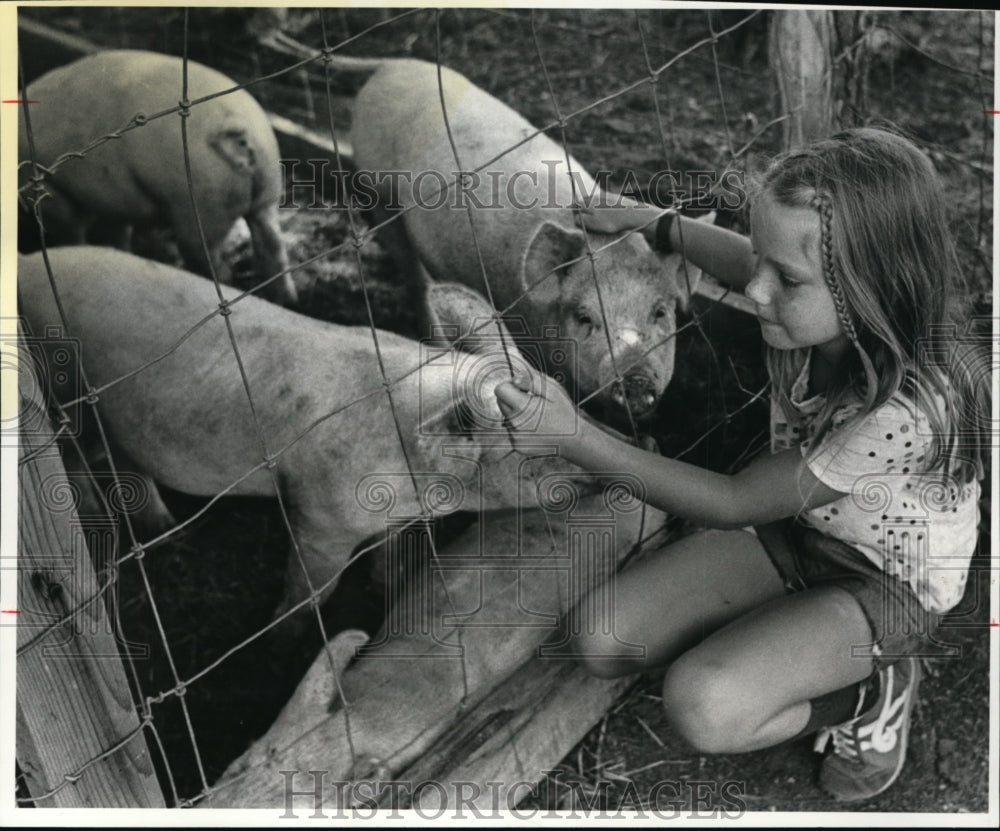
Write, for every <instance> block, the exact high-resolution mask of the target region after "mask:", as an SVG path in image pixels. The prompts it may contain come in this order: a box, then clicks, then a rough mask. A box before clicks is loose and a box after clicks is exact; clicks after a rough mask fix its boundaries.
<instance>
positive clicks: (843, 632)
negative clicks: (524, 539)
mask: <svg viewBox="0 0 1000 831" xmlns="http://www.w3.org/2000/svg"><path fill="white" fill-rule="evenodd" d="M661 214H662V211H658V210H656V209H654V208H651V207H647V206H638V205H637V206H633V207H628V208H621V207H618V208H607V207H606V208H600V209H597V208H595V209H591V210H590V211H586V212H584V217H583V221H584V223H585V224H586V225H587V226H588V227H590V228H593V229H595V230H601V231H604V232H606V233H614V232H615V231H619V230H626V229H635V228H641V229H642V232H643V233H644V234H646V236H647V238H648V239H649V240H650V242H651V243H652V244H654V245H656V247H657V248H659V249H660V250H664V251H666V250H676V251H683V252H684V255H685V256H686V257H687V259H688V260H690V261H691V262H693V263H694V264H696V265H698V266H700V267H702V268H703V269H704V270H705V271H706V272H708V273H711V274H713V275H715V276H716V277H718V278H719V279H720V280H723V281H725V282H727V283H728V284H729V285H731V286H732V287H733V288H735V289H743V290H744V291H745V293H746V296H747V297H748V298H750V299H751V300H752V301H753V303H754V306H755V310H756V313H757V317H758V320H759V322H760V327H761V334H762V336H763V339H764V341H765V343H766V346H767V365H768V369H769V372H770V376H771V381H772V391H773V395H772V413H771V452H770V453H764V454H762V455H761V456H759V457H758V458H756V459H755V460H754V461H752V462H751V463H750V464H749V465H748V466H747V467H746V468H745V469H743V470H742V471H740V472H739V473H736V474H735V475H731V476H730V475H724V474H721V473H714V472H710V471H707V470H704V469H701V468H698V467H695V466H693V465H689V464H685V463H683V462H679V461H676V460H672V459H666V458H662V457H660V456H656V455H653V454H649V453H644V452H643V451H641V450H639V449H637V448H634V447H632V446H629V445H627V444H625V443H623V442H619V441H617V440H615V439H612V438H609V437H608V436H607V435H606V434H605V433H604V432H602V431H601V430H599V429H598V428H595V427H593V426H591V425H588V424H586V423H585V422H584V421H583V420H579V421H578V422H577V421H576V420H575V419H574V413H573V405H572V404H571V402H570V401H569V399H568V397H567V396H566V395H565V393H563V392H562V391H561V389H559V388H557V387H556V385H554V384H551V383H544V379H543V378H542V377H541V376H537V375H536V376H531V377H524V378H517V379H515V380H514V382H513V383H510V382H508V383H504V384H501V385H500V386H499V387H498V388H497V393H496V394H497V398H498V401H499V404H500V407H501V409H502V411H503V413H504V415H505V419H506V421H507V423H508V425H509V429H510V431H511V435H512V440H513V441H514V442H515V446H519V447H524V448H527V447H529V446H530V445H531V444H532V438H531V434H530V433H528V432H527V428H526V427H522V426H521V425H520V424H519V420H518V415H519V413H520V412H521V411H522V410H524V409H525V407H526V404H527V401H528V397H529V396H531V395H542V396H544V397H545V398H546V399H549V400H550V401H552V402H553V403H552V405H551V406H549V407H546V409H545V416H544V418H545V421H544V423H542V424H540V425H537V426H536V427H535V429H537V430H538V431H539V432H542V433H543V434H544V435H545V437H546V438H545V442H546V443H547V444H550V443H552V441H553V439H551V438H550V437H552V436H563V435H566V434H567V432H570V431H571V430H572V425H573V424H574V423H577V424H578V425H579V426H578V429H577V431H576V433H575V434H574V435H572V436H570V437H568V438H565V439H561V440H558V441H559V443H560V452H561V454H562V455H563V456H564V457H565V458H567V459H568V460H570V461H572V462H575V463H576V464H579V465H581V466H582V467H584V468H587V469H589V470H593V471H595V472H611V471H627V472H629V473H631V474H634V475H638V476H639V477H640V478H641V480H642V481H643V483H644V485H645V489H646V493H645V498H646V500H647V501H648V502H649V503H651V504H652V505H655V506H656V507H658V508H660V509H662V510H665V511H667V512H670V513H673V514H677V515H679V516H682V517H685V518H688V519H691V520H694V521H697V522H698V523H701V524H703V525H705V526H708V528H710V529H713V530H707V531H704V532H701V533H696V534H693V535H691V536H689V537H687V538H685V539H682V540H680V541H679V542H677V543H675V544H673V545H671V546H669V547H667V548H665V549H663V550H661V551H659V552H656V553H655V554H653V555H650V556H647V557H646V558H644V559H641V560H639V561H637V562H635V564H634V565H633V566H632V567H629V568H626V569H625V570H624V571H623V572H622V573H621V574H619V575H617V576H616V577H615V578H614V579H615V580H616V581H617V582H616V585H615V593H614V597H615V599H616V606H615V608H614V609H603V610H598V612H597V613H596V614H597V616H598V617H599V618H601V619H599V620H595V621H591V622H590V623H592V625H588V626H587V627H586V631H581V632H578V633H575V647H576V650H577V651H578V653H579V655H580V657H581V659H582V660H583V661H584V662H585V664H586V665H587V667H588V668H589V670H590V671H591V672H593V673H594V674H596V675H600V676H605V677H610V676H616V675H620V674H624V673H629V672H636V671H641V670H644V669H646V668H648V667H652V666H656V665H660V664H665V663H666V664H669V666H668V668H667V672H666V677H665V679H664V682H663V703H664V706H665V708H666V712H667V715H668V717H669V719H670V720H671V722H672V723H673V724H674V725H675V727H676V728H677V730H678V731H679V732H680V733H681V734H682V735H683V736H684V737H685V738H686V739H687V740H688V741H689V742H690V743H691V744H693V745H694V746H695V747H696V748H698V749H699V750H701V751H704V752H717V753H722V752H740V751H750V750H755V749H758V748H763V747H768V746H770V745H774V744H777V743H778V742H782V741H785V740H787V739H792V738H795V737H797V736H800V735H805V734H809V733H815V732H817V731H820V733H821V735H820V738H821V740H822V741H821V742H817V749H818V750H822V749H823V747H822V746H823V745H827V746H829V752H828V755H827V756H826V758H825V759H824V762H823V765H822V769H821V772H820V784H821V786H822V787H823V788H824V789H826V790H827V791H828V792H829V793H831V794H832V795H833V796H835V797H836V798H838V799H841V800H856V799H864V798H867V797H871V796H873V795H875V794H877V793H880V792H881V791H883V790H885V789H886V788H887V787H889V785H891V784H892V782H893V781H895V779H896V777H897V776H898V775H899V772H900V770H901V768H902V765H903V761H904V757H905V753H906V745H907V736H908V728H909V718H910V711H911V709H912V707H913V702H914V697H915V694H916V688H917V683H918V681H919V677H920V657H921V656H926V655H930V654H941V652H942V644H941V642H940V640H939V638H938V637H937V636H936V632H935V624H936V622H937V617H938V615H940V614H941V613H943V612H946V611H947V610H948V609H950V608H952V607H953V606H955V605H956V604H957V603H958V601H959V599H960V598H961V597H962V593H963V588H964V585H965V581H966V574H967V570H968V568H969V561H970V558H971V556H972V554H973V552H974V550H975V547H976V540H977V531H976V529H977V524H978V508H977V501H978V498H979V482H978V480H979V478H980V477H981V475H982V470H981V466H980V464H979V461H978V458H979V455H978V451H979V445H978V444H977V441H976V440H975V436H970V435H969V434H970V429H971V428H972V427H975V426H976V425H980V424H983V423H985V422H984V421H983V420H977V419H976V417H975V415H970V413H971V412H972V410H973V408H974V407H975V406H976V401H975V399H976V395H975V393H976V389H975V388H974V382H976V381H980V380H981V379H980V378H976V377H975V373H974V370H973V369H972V368H970V367H969V366H968V363H967V362H966V363H963V361H961V360H959V358H960V357H963V356H959V355H958V353H957V345H956V340H955V338H954V334H955V333H954V330H951V331H949V330H948V329H947V327H945V326H944V324H946V323H947V309H948V306H949V300H950V298H949V293H950V288H949V283H950V281H951V280H952V279H953V278H957V277H958V265H957V261H956V257H955V251H954V246H953V243H952V241H951V239H950V237H949V234H948V230H947V225H946V220H945V217H944V213H943V211H942V198H941V191H940V188H939V187H938V185H937V180H936V176H935V172H934V170H933V168H932V166H931V163H930V161H929V160H928V159H927V158H926V157H925V156H924V155H923V154H922V153H921V152H920V151H919V150H917V148H916V147H914V146H913V145H912V144H911V143H910V142H909V141H907V140H905V139H903V138H901V137H899V136H897V135H894V134H892V133H888V132H884V131H880V130H874V129H856V130H851V131H847V132H843V133H840V134H838V135H835V136H833V137H832V138H830V139H829V140H826V141H822V142H819V143H817V144H815V145H814V146H812V147H810V148H808V149H805V150H801V151H796V152H792V153H788V154H786V155H784V156H782V157H779V158H777V159H776V160H775V161H774V162H773V163H772V164H771V166H770V167H769V168H768V169H767V171H766V172H765V174H764V175H763V180H762V182H761V183H760V185H759V188H757V191H756V193H755V194H754V195H753V199H752V202H751V212H750V227H751V234H750V239H749V240H747V239H745V238H744V237H742V236H739V235H737V234H734V233H732V232H730V231H725V230H722V229H719V228H715V227H713V226H709V225H705V224H704V223H698V222H691V221H689V220H684V219H680V218H679V217H677V216H676V215H675V214H674V213H667V214H663V215H662V218H660V219H659V221H658V222H654V221H653V220H655V219H656V218H657V217H660V216H661ZM949 335H951V336H952V337H951V338H950V339H949V337H948V336H949ZM964 357H966V358H967V357H968V356H964ZM979 392H980V393H981V392H982V390H979ZM979 406H981V404H980V405H979ZM527 411H532V412H533V408H527ZM973 432H974V431H973ZM960 440H961V441H960ZM969 445H972V447H971V451H972V452H970V446H969ZM720 529H721V530H720ZM635 644H639V645H640V646H642V647H643V649H642V657H641V658H635V657H631V656H632V655H633V654H634V653H635V652H636V650H635V648H634V645H635ZM831 738H832V744H831V743H830V742H829V741H828V740H829V739H831Z"/></svg>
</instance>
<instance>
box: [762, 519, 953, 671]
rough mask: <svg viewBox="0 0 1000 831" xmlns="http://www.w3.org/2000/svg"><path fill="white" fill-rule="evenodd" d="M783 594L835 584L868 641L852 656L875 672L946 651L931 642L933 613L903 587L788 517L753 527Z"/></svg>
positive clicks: (865, 560)
mask: <svg viewBox="0 0 1000 831" xmlns="http://www.w3.org/2000/svg"><path fill="white" fill-rule="evenodd" d="M754 532H755V533H756V535H757V537H758V539H760V541H761V544H762V545H763V547H764V550H765V551H766V552H767V554H768V556H769V557H770V558H771V562H772V563H773V564H774V566H775V568H776V569H777V570H778V573H779V574H780V575H781V579H782V580H783V581H784V583H785V588H786V589H787V590H788V591H789V592H797V591H803V590H805V589H808V588H814V587H820V586H839V587H841V588H843V589H845V590H846V591H848V592H850V594H851V595H852V596H853V597H854V598H855V600H857V602H858V605H860V606H861V609H862V611H863V612H864V615H865V618H867V620H868V625H869V626H870V627H871V631H872V643H869V644H855V645H853V646H852V647H851V650H852V655H854V656H856V657H870V658H871V659H872V661H873V663H874V665H875V670H876V671H877V670H878V669H880V668H881V667H884V666H888V665H890V664H893V663H895V662H896V661H898V660H899V659H900V658H905V657H907V656H914V657H940V656H942V655H944V654H948V653H949V652H950V648H949V647H948V646H947V645H945V644H942V643H940V642H939V641H938V639H937V633H938V629H939V624H940V619H939V615H937V614H935V613H934V612H931V611H928V610H927V609H925V608H924V607H923V606H922V605H921V603H920V601H919V600H918V599H917V595H916V594H915V593H914V592H913V589H911V588H910V586H909V584H908V583H906V582H905V581H903V580H900V579H899V578H897V577H895V576H893V575H888V574H885V573H884V572H883V571H882V570H881V569H879V568H878V567H877V566H875V565H874V564H873V563H872V562H871V561H870V560H869V559H868V558H867V557H865V556H864V555H863V554H862V553H861V552H860V551H858V550H857V549H855V548H854V547H853V546H850V545H848V544H847V543H845V542H842V541H840V540H837V539H834V538H833V537H830V536H827V535H826V534H823V533H822V532H821V531H817V530H816V529H815V528H810V527H809V526H807V525H804V524H802V523H801V522H797V521H795V520H794V519H783V520H779V521H778V522H772V523H769V524H767V525H759V526H757V527H756V528H754Z"/></svg>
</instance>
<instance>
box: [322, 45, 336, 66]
mask: <svg viewBox="0 0 1000 831" xmlns="http://www.w3.org/2000/svg"><path fill="white" fill-rule="evenodd" d="M320 56H321V57H322V58H323V63H331V62H332V61H333V47H332V46H324V47H323V48H322V49H321V50H320Z"/></svg>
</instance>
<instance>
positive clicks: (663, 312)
mask: <svg viewBox="0 0 1000 831" xmlns="http://www.w3.org/2000/svg"><path fill="white" fill-rule="evenodd" d="M666 316H667V309H666V307H665V306H657V307H656V311H654V312H653V319H654V320H662V319H663V318H665V317H666Z"/></svg>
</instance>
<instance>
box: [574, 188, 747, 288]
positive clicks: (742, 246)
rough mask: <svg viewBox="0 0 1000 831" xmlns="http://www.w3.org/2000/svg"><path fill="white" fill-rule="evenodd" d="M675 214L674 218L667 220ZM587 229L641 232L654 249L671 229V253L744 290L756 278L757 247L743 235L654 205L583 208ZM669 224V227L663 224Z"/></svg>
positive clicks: (618, 204) (581, 208)
mask: <svg viewBox="0 0 1000 831" xmlns="http://www.w3.org/2000/svg"><path fill="white" fill-rule="evenodd" d="M671 215H672V219H670V220H664V217H668V216H671ZM578 216H579V220H580V222H581V223H582V224H583V226H584V227H585V228H588V229H589V230H591V231H598V232H600V233H604V234H617V233H621V232H624V231H638V232H639V233H640V234H642V235H643V236H644V237H645V238H646V240H647V242H649V244H650V246H652V247H653V248H656V247H657V229H658V228H661V229H662V227H669V232H668V234H667V241H668V243H669V250H670V251H673V252H677V253H680V252H681V251H683V252H684V257H685V258H686V259H687V260H690V261H691V262H692V263H694V265H696V266H698V267H699V268H700V269H702V270H703V271H705V272H707V273H708V274H711V275H712V276H713V277H715V278H716V279H717V280H721V281H722V282H723V283H725V284H727V285H729V286H732V287H733V288H734V289H739V290H742V289H743V288H744V287H745V286H746V285H747V283H749V282H750V279H751V277H753V265H754V256H753V246H752V245H751V243H750V240H749V239H747V238H746V237H744V236H742V235H741V234H737V233H735V232H734V231H730V230H728V229H726V228H720V227H718V226H716V225H712V224H711V223H708V222H699V221H698V220H696V219H689V218H686V217H682V216H680V214H678V213H677V212H676V211H672V210H671V211H664V210H663V209H662V208H656V207H653V206H652V205H641V204H639V203H632V204H629V203H615V204H614V205H610V206H603V207H599V206H592V207H580V208H579V213H578ZM664 221H667V222H668V226H661V225H660V223H661V222H664Z"/></svg>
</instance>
